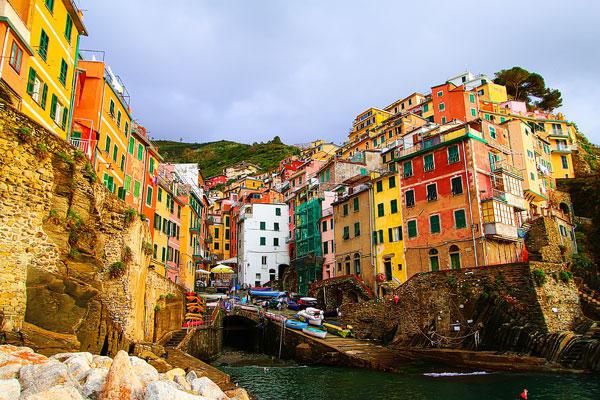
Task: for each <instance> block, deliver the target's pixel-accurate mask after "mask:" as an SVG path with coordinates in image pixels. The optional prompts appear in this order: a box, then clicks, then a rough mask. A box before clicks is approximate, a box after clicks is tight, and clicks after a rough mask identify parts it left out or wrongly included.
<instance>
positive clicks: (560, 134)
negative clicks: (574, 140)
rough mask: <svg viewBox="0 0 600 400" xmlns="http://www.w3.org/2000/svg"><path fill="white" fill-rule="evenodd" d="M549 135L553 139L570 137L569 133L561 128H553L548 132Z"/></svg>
mask: <svg viewBox="0 0 600 400" xmlns="http://www.w3.org/2000/svg"><path fill="white" fill-rule="evenodd" d="M548 137H549V138H551V139H570V136H569V134H568V133H567V132H564V131H563V130H560V129H556V130H552V132H550V133H549V134H548Z"/></svg>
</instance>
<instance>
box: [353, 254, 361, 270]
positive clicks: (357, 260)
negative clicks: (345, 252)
mask: <svg viewBox="0 0 600 400" xmlns="http://www.w3.org/2000/svg"><path fill="white" fill-rule="evenodd" d="M354 273H355V274H356V275H360V254H358V253H355V254H354Z"/></svg>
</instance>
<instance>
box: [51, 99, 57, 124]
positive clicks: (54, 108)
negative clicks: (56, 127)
mask: <svg viewBox="0 0 600 400" xmlns="http://www.w3.org/2000/svg"><path fill="white" fill-rule="evenodd" d="M57 103H58V98H57V97H56V95H55V94H52V100H50V118H52V119H54V117H56V105H57Z"/></svg>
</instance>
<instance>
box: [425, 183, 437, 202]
mask: <svg viewBox="0 0 600 400" xmlns="http://www.w3.org/2000/svg"><path fill="white" fill-rule="evenodd" d="M435 200H437V185H436V184H435V183H432V184H429V185H427V201H435Z"/></svg>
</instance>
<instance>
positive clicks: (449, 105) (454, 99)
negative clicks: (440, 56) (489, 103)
mask: <svg viewBox="0 0 600 400" xmlns="http://www.w3.org/2000/svg"><path fill="white" fill-rule="evenodd" d="M431 100H432V107H433V120H434V122H436V123H438V124H445V123H446V122H450V121H452V120H454V119H458V120H461V121H463V122H468V121H472V120H474V119H477V118H479V101H478V99H477V93H476V92H475V91H472V90H467V89H465V87H464V86H455V85H454V84H452V83H449V82H446V83H444V84H442V85H437V86H434V87H432V88H431Z"/></svg>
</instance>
